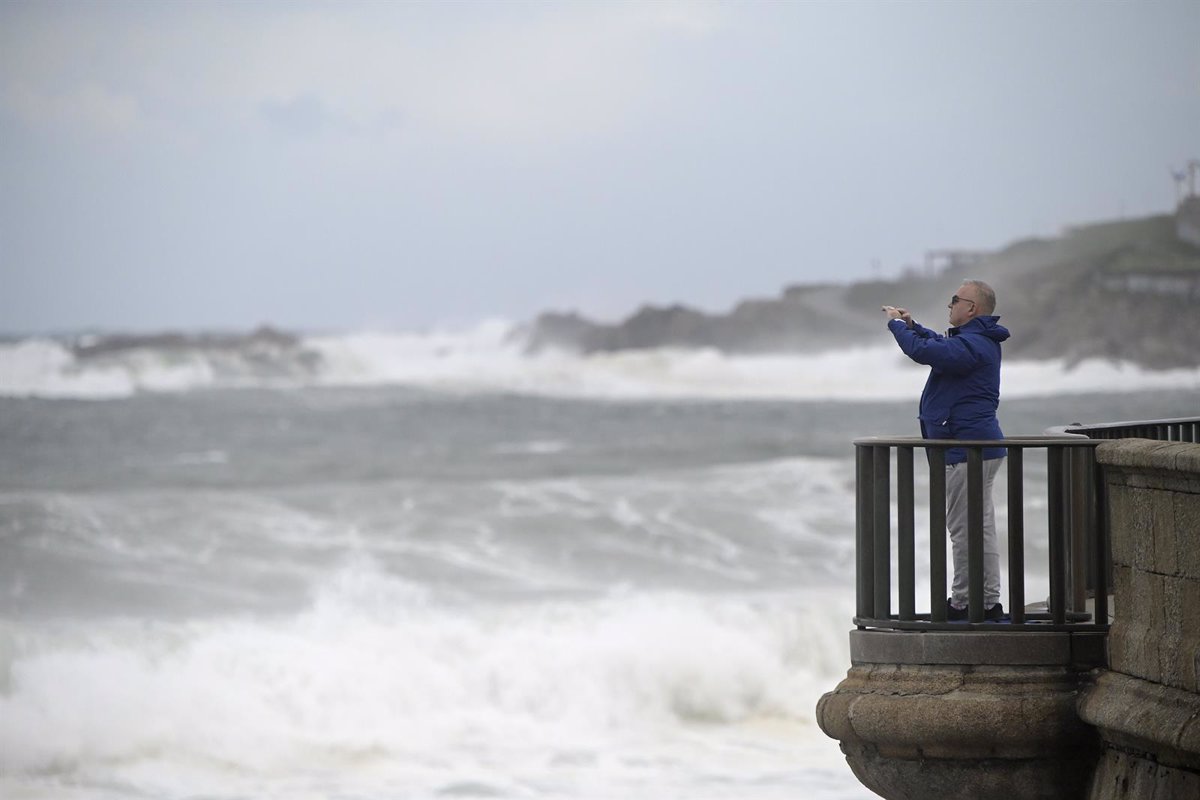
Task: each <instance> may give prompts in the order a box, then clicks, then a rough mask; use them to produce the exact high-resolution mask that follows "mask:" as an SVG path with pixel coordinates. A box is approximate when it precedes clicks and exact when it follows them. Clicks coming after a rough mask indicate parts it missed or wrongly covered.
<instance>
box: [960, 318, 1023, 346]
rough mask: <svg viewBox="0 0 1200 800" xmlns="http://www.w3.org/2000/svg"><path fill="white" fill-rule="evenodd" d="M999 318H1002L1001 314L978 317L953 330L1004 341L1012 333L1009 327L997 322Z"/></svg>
mask: <svg viewBox="0 0 1200 800" xmlns="http://www.w3.org/2000/svg"><path fill="white" fill-rule="evenodd" d="M998 319H1000V317H999V315H997V316H983V317H976V318H975V319H973V320H971V321H970V322H968V323H966V324H965V325H959V326H958V328H956V329H952V330H957V331H959V332H960V333H974V334H978V335H982V336H986V337H988V338H989V339H993V340H995V341H997V342H1003V341H1005V340H1006V339H1008V337H1009V336H1011V335H1012V334H1010V333H1009V332H1008V328H1006V327H1004V326H1003V325H1001V324H1000V323H999V322H997V320H998Z"/></svg>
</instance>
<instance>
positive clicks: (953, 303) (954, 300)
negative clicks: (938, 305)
mask: <svg viewBox="0 0 1200 800" xmlns="http://www.w3.org/2000/svg"><path fill="white" fill-rule="evenodd" d="M960 300H961V301H962V302H964V303H970V304H971V305H975V301H974V300H972V299H971V298H969V297H959V296H958V295H954V296H953V297H951V298H950V305H948V306H946V308H953V307H954V306H956V305H958V303H959V301H960Z"/></svg>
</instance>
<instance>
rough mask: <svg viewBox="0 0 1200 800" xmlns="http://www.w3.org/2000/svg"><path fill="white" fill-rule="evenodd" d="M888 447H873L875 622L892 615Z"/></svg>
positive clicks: (889, 450)
mask: <svg viewBox="0 0 1200 800" xmlns="http://www.w3.org/2000/svg"><path fill="white" fill-rule="evenodd" d="M891 455H892V450H891V447H889V446H887V445H879V446H876V448H875V456H874V462H875V464H874V466H875V484H874V485H875V500H874V506H875V525H874V532H875V613H874V617H875V619H877V620H886V619H888V618H889V617H891V615H892V553H891V549H892V547H891V545H892V542H891V539H892V520H891V513H892V509H891V463H892V459H891Z"/></svg>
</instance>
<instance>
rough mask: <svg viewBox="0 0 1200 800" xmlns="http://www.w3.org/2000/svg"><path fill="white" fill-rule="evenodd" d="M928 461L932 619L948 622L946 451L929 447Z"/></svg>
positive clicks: (930, 613) (930, 615) (930, 609)
mask: <svg viewBox="0 0 1200 800" xmlns="http://www.w3.org/2000/svg"><path fill="white" fill-rule="evenodd" d="M925 454H926V456H928V459H927V460H928V462H929V619H930V621H932V622H945V621H946V451H945V450H943V449H942V448H940V447H930V448H927V449H926V451H925Z"/></svg>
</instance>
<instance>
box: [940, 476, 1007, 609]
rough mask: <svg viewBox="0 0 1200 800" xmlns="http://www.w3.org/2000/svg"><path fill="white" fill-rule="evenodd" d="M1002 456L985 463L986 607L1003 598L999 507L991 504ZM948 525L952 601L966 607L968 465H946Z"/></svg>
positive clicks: (984, 605) (984, 585) (984, 554)
mask: <svg viewBox="0 0 1200 800" xmlns="http://www.w3.org/2000/svg"><path fill="white" fill-rule="evenodd" d="M1003 461H1004V459H1003V458H989V459H988V460H986V461H984V462H983V607H984V608H991V607H992V606H993V605H995V604H996V603H998V602H999V601H1000V542H999V540H998V538H997V536H996V509H995V507H994V506H993V504H992V483H993V482H994V481H995V479H996V473H997V472H999V471H1000V465H1001V463H1003ZM946 528H947V529H948V530H949V531H950V548H951V551H952V552H953V554H954V582H953V584H952V585H951V588H950V602H951V604H953V605H954V607H955V608H966V607H967V602H968V600H967V579H968V568H967V465H966V463H965V462H964V463H962V464H948V465H946Z"/></svg>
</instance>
